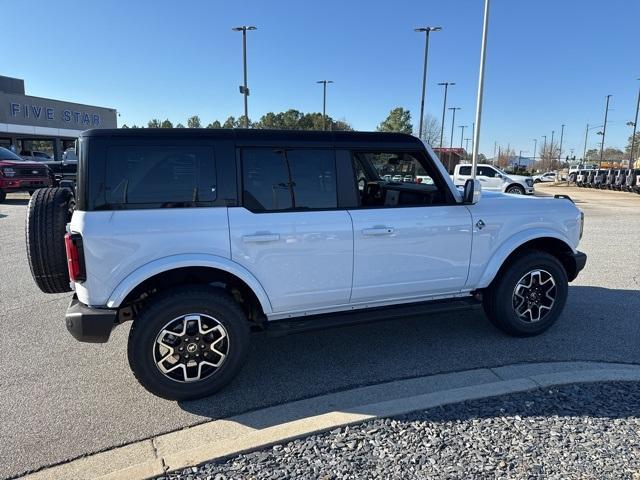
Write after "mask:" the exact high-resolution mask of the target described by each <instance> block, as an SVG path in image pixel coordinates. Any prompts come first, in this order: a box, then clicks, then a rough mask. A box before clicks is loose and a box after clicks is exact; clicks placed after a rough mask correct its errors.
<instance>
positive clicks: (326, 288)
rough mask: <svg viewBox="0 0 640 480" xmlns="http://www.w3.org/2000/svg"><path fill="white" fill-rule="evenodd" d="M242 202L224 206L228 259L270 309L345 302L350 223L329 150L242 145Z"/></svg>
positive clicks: (348, 287)
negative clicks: (258, 288) (257, 287)
mask: <svg viewBox="0 0 640 480" xmlns="http://www.w3.org/2000/svg"><path fill="white" fill-rule="evenodd" d="M239 156H240V162H241V165H242V174H241V178H242V193H243V204H242V205H243V206H242V207H234V208H229V225H230V236H231V257H232V259H233V260H234V261H236V262H238V263H240V264H241V265H243V266H244V267H245V268H247V269H248V270H249V271H250V272H251V273H252V274H253V275H254V276H255V277H256V278H257V279H258V281H259V282H260V283H261V284H262V286H263V287H264V289H265V291H266V293H267V295H268V297H269V300H270V302H271V305H272V308H273V310H274V312H278V313H282V312H296V311H307V310H313V309H314V308H320V307H327V306H334V305H341V304H347V303H348V302H349V297H350V294H351V282H352V267H353V229H352V223H351V218H350V216H349V213H348V212H347V211H346V210H338V208H337V206H338V203H337V187H336V183H337V182H336V177H337V175H336V162H335V153H334V151H333V150H332V149H322V148H308V149H303V148H295V149H287V148H271V147H269V148H266V147H265V148H253V147H252V148H244V149H242V150H241V151H240V153H239Z"/></svg>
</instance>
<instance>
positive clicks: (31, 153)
mask: <svg viewBox="0 0 640 480" xmlns="http://www.w3.org/2000/svg"><path fill="white" fill-rule="evenodd" d="M20 156H21V157H22V158H24V159H25V160H31V161H33V162H51V161H53V160H54V158H53V155H50V154H48V153H47V152H39V151H36V150H20Z"/></svg>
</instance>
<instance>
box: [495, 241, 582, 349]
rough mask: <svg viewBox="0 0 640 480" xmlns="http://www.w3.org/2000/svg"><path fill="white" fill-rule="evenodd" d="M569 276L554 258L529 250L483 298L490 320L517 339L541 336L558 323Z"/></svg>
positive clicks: (565, 296)
mask: <svg viewBox="0 0 640 480" xmlns="http://www.w3.org/2000/svg"><path fill="white" fill-rule="evenodd" d="M568 290H569V283H568V279H567V272H566V271H565V269H564V267H563V266H562V264H561V263H560V261H559V260H558V259H557V258H556V257H554V256H553V255H551V254H549V253H546V252H543V251H539V250H530V251H529V252H527V253H525V254H524V255H522V256H520V258H518V259H517V260H515V261H513V262H512V263H510V264H509V265H508V266H506V267H505V268H504V270H503V271H501V272H500V273H499V275H498V276H497V277H496V279H495V280H494V281H493V283H492V284H491V286H490V287H489V288H488V289H487V290H486V291H485V292H484V294H483V307H484V310H485V313H486V314H487V317H488V318H489V320H490V321H491V323H493V324H494V325H495V326H496V327H498V328H499V329H500V330H502V331H503V332H505V333H507V334H509V335H513V336H516V337H529V336H533V335H539V334H540V333H542V332H544V331H545V330H547V329H548V328H549V327H551V325H553V323H554V322H555V321H556V320H557V319H558V316H559V315H560V313H562V310H563V308H564V305H565V303H566V300H567V292H568Z"/></svg>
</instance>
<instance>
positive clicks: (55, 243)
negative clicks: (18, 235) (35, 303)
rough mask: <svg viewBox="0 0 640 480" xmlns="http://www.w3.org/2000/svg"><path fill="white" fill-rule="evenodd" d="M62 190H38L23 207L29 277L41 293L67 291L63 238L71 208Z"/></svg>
mask: <svg viewBox="0 0 640 480" xmlns="http://www.w3.org/2000/svg"><path fill="white" fill-rule="evenodd" d="M75 205H76V203H75V199H74V198H73V195H72V194H71V191H70V190H68V189H66V188H40V189H38V190H36V191H35V192H34V194H33V195H32V196H31V199H30V200H29V205H28V206H27V220H26V228H25V239H26V243H27V259H28V260H29V267H30V268H31V275H32V276H33V279H34V280H35V282H36V284H37V285H38V287H39V288H40V290H42V291H43V292H44V293H64V292H70V291H71V287H70V285H69V272H68V268H67V254H66V251H65V247H64V235H65V232H66V226H67V223H68V222H70V221H71V215H72V214H73V210H74V209H75Z"/></svg>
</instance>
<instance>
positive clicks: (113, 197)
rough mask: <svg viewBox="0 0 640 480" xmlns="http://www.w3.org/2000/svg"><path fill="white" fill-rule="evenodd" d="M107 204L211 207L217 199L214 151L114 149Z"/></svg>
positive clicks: (108, 172)
mask: <svg viewBox="0 0 640 480" xmlns="http://www.w3.org/2000/svg"><path fill="white" fill-rule="evenodd" d="M105 195H106V201H107V204H109V205H112V206H116V205H123V206H124V205H137V206H139V208H160V207H188V206H209V205H211V203H212V202H213V201H214V200H215V198H216V169H215V161H214V156H213V148H211V147H202V146H175V147H174V146H140V145H131V146H114V147H110V148H109V149H108V151H107V159H106V174H105Z"/></svg>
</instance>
